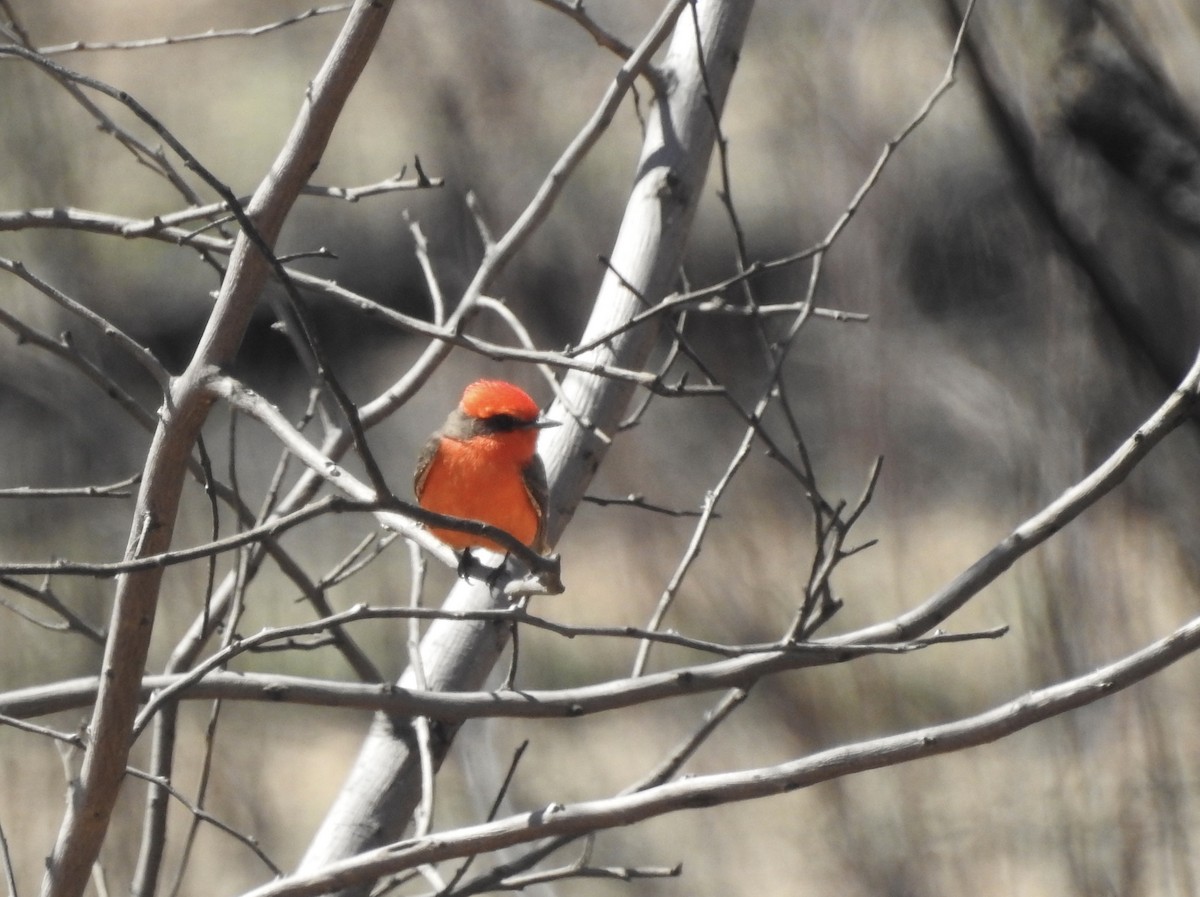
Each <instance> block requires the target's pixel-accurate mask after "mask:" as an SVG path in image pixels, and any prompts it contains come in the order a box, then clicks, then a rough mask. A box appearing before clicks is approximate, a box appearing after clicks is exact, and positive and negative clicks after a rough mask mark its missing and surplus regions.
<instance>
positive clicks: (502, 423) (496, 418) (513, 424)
mask: <svg viewBox="0 0 1200 897" xmlns="http://www.w3.org/2000/svg"><path fill="white" fill-rule="evenodd" d="M487 422H488V427H489V428H490V429H492V430H500V431H505V430H515V429H517V427H519V426H520V425H521V422H520V421H519V420H517V418H515V417H513V416H512V415H511V414H493V415H492V416H491V417H489V418H488V419H487Z"/></svg>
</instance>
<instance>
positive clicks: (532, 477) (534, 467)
mask: <svg viewBox="0 0 1200 897" xmlns="http://www.w3.org/2000/svg"><path fill="white" fill-rule="evenodd" d="M521 477H522V479H524V481H525V491H526V492H528V493H529V498H530V500H531V501H532V502H533V506H534V508H536V509H537V517H538V523H537V534H536V535H535V536H534V537H533V545H531V546H530V547H531V548H532V549H533V550H534V551H536V552H538V554H545V553H546V548H547V545H546V508H547V506H548V505H549V504H550V487H549V485H548V484H547V483H546V465H545V464H543V463H542V459H541V458H540V457H539V456H538V455H534V456H533V460H531V461H530V462H529V463H528V464H526V465H525V468H524V469H523V470H522V471H521Z"/></svg>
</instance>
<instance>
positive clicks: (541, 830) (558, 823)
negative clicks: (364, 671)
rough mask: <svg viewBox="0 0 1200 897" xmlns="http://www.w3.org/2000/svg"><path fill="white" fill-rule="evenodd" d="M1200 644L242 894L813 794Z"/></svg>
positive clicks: (355, 878)
mask: <svg viewBox="0 0 1200 897" xmlns="http://www.w3.org/2000/svg"><path fill="white" fill-rule="evenodd" d="M1198 648H1200V620H1194V621H1192V622H1191V623H1189V624H1187V625H1186V626H1184V627H1181V628H1180V629H1178V630H1176V631H1175V632H1174V633H1172V634H1171V635H1170V636H1168V637H1167V638H1165V639H1162V640H1160V641H1158V642H1155V643H1154V644H1152V645H1150V646H1148V647H1147V648H1144V649H1142V650H1141V651H1138V652H1136V653H1134V654H1132V655H1130V656H1129V657H1127V658H1124V659H1122V660H1120V661H1118V662H1116V663H1113V664H1109V665H1108V666H1105V667H1101V668H1100V669H1098V670H1096V671H1094V672H1092V673H1089V674H1087V675H1085V676H1080V677H1078V678H1075V679H1069V680H1067V681H1064V682H1061V683H1057V684H1055V685H1052V686H1049V687H1047V688H1043V689H1039V690H1036V691H1033V692H1031V693H1029V694H1027V695H1023V696H1022V697H1020V698H1017V699H1015V700H1013V701H1010V702H1008V703H1005V704H1001V705H999V706H997V707H995V708H993V709H991V710H988V711H986V712H984V713H980V714H977V715H975V716H970V717H966V718H964V719H961V720H956V721H954V722H950V723H945V724H942V725H937V726H930V727H928V728H924V729H916V730H913V731H910V732H904V733H901V734H898V735H889V736H885V737H883V738H876V739H871V740H868V741H862V742H858V743H856V744H851V745H847V746H845V747H838V748H832V749H830V750H826V751H821V752H819V753H817V754H813V755H811V756H808V757H804V758H801V759H797V760H792V761H789V762H786V763H781V764H779V765H776V766H767V767H759V768H755V769H750V770H745V771H740V772H726V773H716V774H710V775H698V776H692V777H690V778H687V779H683V780H681V781H678V782H671V783H667V784H663V785H658V786H655V787H652V788H648V789H646V790H644V791H639V792H636V793H634V794H629V795H622V796H617V797H610V798H603V799H599V800H593V801H588V802H584V803H578V804H572V805H568V806H563V805H561V804H551V805H549V806H547V807H545V808H543V809H540V810H537V811H535V812H533V813H521V814H518V815H516V816H510V817H508V818H507V819H501V820H498V821H495V822H487V823H481V824H479V825H473V826H467V827H464V828H460V829H457V830H455V831H453V832H442V833H438V834H436V835H431V836H429V837H427V838H414V839H410V840H406V841H400V842H397V843H394V844H389V845H387V846H385V847H381V848H378V849H376V850H372V851H368V852H366V853H362V854H359V855H357V856H354V857H350V858H348V859H344V860H341V861H337V862H332V863H329V864H328V865H327V866H325V867H324V868H321V869H319V870H313V871H311V872H309V873H301V874H296V875H291V876H288V877H285V878H283V879H280V880H278V881H275V882H271V883H269V884H266V885H263V886H261V887H259V888H255V889H254V890H252V891H249V892H247V893H246V894H245V895H244V897H310V895H317V894H326V893H330V892H331V891H334V890H338V889H344V888H348V887H352V886H353V885H355V884H357V883H360V882H368V881H374V880H375V879H377V878H379V877H381V876H383V875H390V874H394V873H396V872H399V871H401V870H404V869H411V868H413V867H415V866H417V865H419V864H422V863H432V862H440V861H443V860H447V859H453V858H455V857H462V856H468V855H471V854H478V853H481V852H484V851H494V850H499V849H501V848H504V847H511V846H513V845H515V844H527V843H529V842H531V841H540V840H542V839H545V838H551V837H555V836H560V835H579V834H584V833H586V832H593V831H600V830H603V829H607V828H613V827H617V826H625V825H630V824H632V823H634V822H638V821H641V820H643V819H649V818H652V817H655V816H661V815H663V814H665V813H672V812H677V811H680V810H685V809H696V808H700V807H714V806H720V805H721V804H726V803H731V802H734V801H745V800H753V799H758V798H764V797H769V796H772V795H777V794H783V793H786V792H789V791H794V790H796V789H798V788H807V787H811V786H812V785H816V784H819V783H821V782H827V781H831V780H833V779H837V778H841V777H843V776H846V775H850V774H852V773H857V772H863V771H865V770H868V769H879V768H881V767H886V766H895V765H897V764H900V763H907V762H909V761H912V760H917V759H921V758H925V757H932V756H937V755H939V754H945V753H948V752H951V751H960V750H964V749H966V748H969V747H974V746H977V745H981V744H988V743H990V742H993V741H996V740H998V739H1000V738H1003V737H1005V736H1007V735H1011V734H1013V733H1014V732H1018V731H1020V730H1022V729H1025V728H1028V727H1029V726H1031V725H1033V724H1035V723H1038V722H1041V721H1042V720H1045V719H1049V718H1051V717H1054V716H1057V715H1059V714H1062V713H1064V712H1066V711H1068V710H1072V709H1076V708H1078V707H1082V706H1085V705H1087V704H1090V703H1093V702H1095V701H1097V700H1100V699H1102V698H1105V697H1108V696H1110V695H1112V694H1114V693H1115V692H1117V691H1119V690H1121V689H1123V688H1127V687H1129V686H1130V685H1133V684H1135V683H1137V682H1140V681H1141V680H1142V679H1144V678H1146V677H1147V676H1149V675H1151V674H1153V673H1156V672H1158V671H1159V670H1161V669H1164V668H1165V667H1167V666H1169V665H1170V664H1172V663H1174V662H1175V661H1177V660H1179V659H1180V658H1182V657H1184V656H1186V655H1187V654H1189V653H1191V652H1192V651H1195V650H1197V649H1198Z"/></svg>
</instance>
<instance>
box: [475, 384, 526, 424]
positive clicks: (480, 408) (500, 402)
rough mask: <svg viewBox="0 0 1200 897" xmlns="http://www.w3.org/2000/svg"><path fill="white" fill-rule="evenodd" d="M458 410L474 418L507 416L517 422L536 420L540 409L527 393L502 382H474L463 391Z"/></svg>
mask: <svg viewBox="0 0 1200 897" xmlns="http://www.w3.org/2000/svg"><path fill="white" fill-rule="evenodd" d="M459 408H461V409H462V411H463V413H464V414H466V415H469V416H470V417H475V418H487V417H492V416H493V415H496V414H509V415H512V416H513V417H515V418H517V419H518V420H529V421H532V420H536V419H537V416H538V414H539V413H540V409H539V408H538V405H537V402H535V401H534V400H533V399H532V398H530V396H529V393H527V392H525V390H523V389H521V387H519V386H514V385H513V384H512V383H508V382H506V381H504V380H476V381H475V382H474V383H472V384H471V385H470V386H468V387H467V388H466V389H465V390H463V396H462V401H461V402H459Z"/></svg>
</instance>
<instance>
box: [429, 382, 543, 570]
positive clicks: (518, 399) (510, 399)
mask: <svg viewBox="0 0 1200 897" xmlns="http://www.w3.org/2000/svg"><path fill="white" fill-rule="evenodd" d="M559 423H560V422H559V421H555V420H549V419H547V418H546V417H544V416H543V415H542V413H541V411H540V409H539V408H538V405H537V403H536V402H535V401H534V400H533V399H532V398H531V397H530V395H529V394H528V393H527V392H525V390H523V389H521V388H520V387H519V386H516V385H515V384H512V383H508V382H506V381H504V380H477V381H475V382H474V383H472V384H470V385H469V386H467V388H466V389H465V390H463V394H462V399H461V400H460V401H459V403H458V406H457V407H456V408H455V409H454V410H453V411H451V412H450V415H449V417H447V418H446V422H445V423H444V424H443V425H442V426H441V428H440V429H438V430H437V431H435V432H434V433H433V435H432V436H430V437H429V441H428V442H427V443H426V444H425V447H424V449H422V451H421V454H420V457H419V458H418V460H417V469H416V471H415V473H414V474H413V492H414V493H415V494H416V496H417V504H419V505H420V506H421V507H422V508H424V509H426V510H427V511H434V512H435V513H438V514H447V515H449V516H452V517H462V518H466V519H467V520H479V521H482V522H484V523H490V524H492V525H493V526H496V527H498V528H500V529H502V530H504V531H505V532H507V533H509V534H510V535H512V536H513V537H514V538H516V539H517V540H518V541H519V542H521V543H522V544H524V545H527V546H528V547H529V548H531V549H533V550H534V551H536V552H538V553H539V554H544V553H545V551H546V549H547V544H546V506H547V504H548V502H549V488H548V486H547V483H546V468H545V466H544V465H543V463H542V459H541V458H540V457H538V454H537V438H538V432H539V431H540V430H542V429H544V428H546V427H555V426H558V425H559ZM429 530H430V532H432V533H433V535H435V536H436V537H437V538H438V539H440V540H441V541H442V542H444V543H446V544H447V545H449V546H450V547H451V548H454V549H457V550H460V551H462V552H463V553H462V555H461V556H460V564H459V575H460V576H465V575H466V574H467V572H468V571H469V569H470V564H471V549H473V548H485V549H488V550H491V551H495V552H501V553H505V554H507V551H506V549H505V548H504V547H503V546H502V545H500V544H498V543H497V542H496V541H495V540H493V539H489V538H487V537H486V536H480V535H475V534H473V533H465V532H461V531H458V530H451V529H445V528H443V527H438V526H431V527H429Z"/></svg>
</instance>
